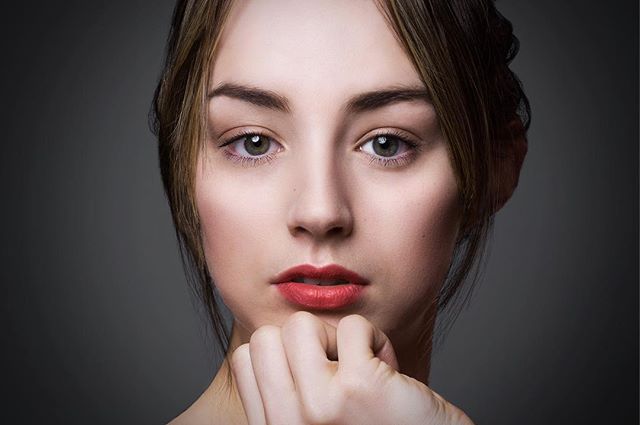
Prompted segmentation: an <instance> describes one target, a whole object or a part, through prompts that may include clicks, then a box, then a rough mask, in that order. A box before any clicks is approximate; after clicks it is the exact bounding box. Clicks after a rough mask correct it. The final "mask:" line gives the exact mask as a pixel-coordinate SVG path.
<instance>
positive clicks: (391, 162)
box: [219, 130, 422, 167]
mask: <svg viewBox="0 0 640 425" xmlns="http://www.w3.org/2000/svg"><path fill="white" fill-rule="evenodd" d="M247 136H261V137H265V138H267V139H269V140H271V141H273V138H271V137H269V136H267V135H266V134H265V133H263V132H262V131H260V130H245V131H242V132H241V133H239V134H237V135H235V136H233V137H232V138H230V139H228V140H227V141H226V142H224V143H223V144H222V145H220V146H219V147H220V148H222V147H224V146H227V145H230V144H232V143H235V142H237V141H239V140H241V139H242V138H244V137H247ZM380 136H391V137H392V138H394V139H398V140H400V141H401V142H402V143H404V144H406V145H407V147H408V152H409V153H406V154H404V155H402V156H400V157H397V158H390V159H384V158H381V157H376V156H373V155H371V154H369V153H367V155H369V156H370V157H371V158H370V159H369V164H373V163H375V164H376V165H381V166H383V167H399V166H403V165H406V164H408V163H409V162H411V160H412V159H413V158H414V156H415V155H416V154H417V153H418V152H419V151H420V150H421V148H422V146H421V145H419V144H417V143H414V142H412V141H410V140H409V139H408V137H407V136H405V135H404V134H403V133H401V132H399V131H397V130H381V131H378V132H376V133H375V134H373V135H372V136H371V137H369V138H367V140H366V141H365V143H363V144H362V145H361V146H360V149H361V148H362V146H364V145H365V144H366V143H369V142H370V141H371V140H374V139H375V138H376V137H380ZM278 152H279V151H278ZM222 153H223V154H224V155H225V157H227V158H228V159H230V160H231V161H233V162H235V163H238V164H240V165H241V166H243V167H255V166H258V165H261V164H263V163H265V162H267V163H271V162H272V161H273V159H274V157H275V155H276V154H277V152H276V153H271V154H269V155H263V156H259V157H247V156H240V155H236V154H233V153H231V152H229V151H228V150H227V149H223V151H222Z"/></svg>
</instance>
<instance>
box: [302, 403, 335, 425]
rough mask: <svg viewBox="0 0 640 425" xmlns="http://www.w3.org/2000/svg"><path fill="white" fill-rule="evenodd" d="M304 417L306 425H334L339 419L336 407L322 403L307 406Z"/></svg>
mask: <svg viewBox="0 0 640 425" xmlns="http://www.w3.org/2000/svg"><path fill="white" fill-rule="evenodd" d="M303 416H304V419H305V424H309V425H330V424H331V425H334V424H336V423H338V419H339V418H338V415H337V410H336V409H335V408H334V407H332V406H328V405H325V404H321V403H308V404H305V406H304V409H303Z"/></svg>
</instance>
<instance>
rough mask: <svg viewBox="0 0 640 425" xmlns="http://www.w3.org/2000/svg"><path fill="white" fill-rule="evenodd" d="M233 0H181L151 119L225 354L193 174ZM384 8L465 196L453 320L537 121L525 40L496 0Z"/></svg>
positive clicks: (185, 247)
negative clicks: (509, 160)
mask: <svg viewBox="0 0 640 425" xmlns="http://www.w3.org/2000/svg"><path fill="white" fill-rule="evenodd" d="M231 3H232V2H231V0H217V1H216V0H178V2H177V5H176V7H175V10H174V13H173V20H172V23H171V30H170V33H169V39H168V44H167V51H166V60H165V64H164V69H163V71H162V74H161V78H160V81H159V83H158V86H157V88H156V92H155V96H154V100H153V108H152V111H151V116H150V119H151V123H152V128H153V131H154V133H155V134H156V136H157V137H158V150H159V156H160V170H161V174H162V182H163V184H164V189H165V192H166V195H167V198H168V201H169V206H170V208H171V214H172V218H173V222H174V225H175V231H176V235H177V238H178V243H179V247H180V252H181V256H182V261H183V265H184V268H185V272H186V274H187V278H188V280H189V281H190V284H191V287H192V289H193V290H194V292H195V295H196V297H197V298H198V299H200V300H201V301H202V303H203V306H204V307H205V311H206V314H207V316H208V318H209V321H210V323H211V325H212V327H213V330H214V333H215V336H216V337H217V340H218V342H219V347H220V348H221V349H222V351H223V352H224V353H225V354H226V352H227V350H228V348H229V347H228V344H229V335H228V333H227V331H226V329H225V327H224V322H223V320H222V315H221V313H220V305H219V304H218V302H219V300H218V297H216V294H215V284H214V282H213V281H212V279H211V276H210V274H209V272H208V269H207V264H206V261H205V257H204V250H203V245H202V240H201V233H200V224H199V218H198V214H197V210H196V208H195V200H194V190H195V184H194V173H195V164H196V159H197V156H198V151H199V149H200V148H201V146H202V141H203V140H204V138H205V137H204V136H205V127H204V125H205V124H204V122H205V120H204V105H205V98H206V92H207V83H208V76H209V74H210V70H211V68H210V67H211V66H212V61H213V56H214V52H215V49H216V45H217V43H218V39H219V37H220V34H221V33H222V29H223V27H224V24H225V20H226V19H225V18H226V16H227V14H228V12H229V9H230V7H231ZM378 6H379V7H380V9H381V11H382V12H383V13H384V15H385V17H386V19H387V21H388V22H389V25H390V26H391V28H392V29H393V31H394V33H395V35H396V37H397V39H398V41H399V42H400V43H401V45H402V46H403V47H404V49H405V51H406V52H407V55H408V56H409V57H410V58H411V60H412V61H413V63H414V65H415V67H416V70H417V71H418V73H419V75H420V77H421V78H422V80H423V82H424V83H425V85H426V87H427V89H428V91H429V92H430V94H431V99H432V102H433V106H434V108H435V110H436V113H437V116H438V120H439V123H440V126H441V129H442V132H443V135H444V136H445V138H446V139H447V141H448V143H449V152H450V157H451V160H452V165H453V168H454V171H455V173H456V177H457V180H458V187H459V190H460V193H461V197H462V201H463V206H464V212H463V224H462V232H461V237H460V239H459V240H458V243H457V244H456V249H455V253H454V260H453V261H452V264H451V267H450V270H449V273H448V275H447V279H446V281H445V283H444V284H443V286H442V290H441V292H440V294H439V296H438V299H437V303H438V310H439V311H440V312H443V311H445V310H447V311H449V312H452V313H453V316H452V318H451V320H450V321H449V322H448V323H449V324H450V323H452V322H453V320H455V316H456V315H457V312H458V311H459V310H460V308H461V307H462V306H463V305H464V304H465V303H466V301H467V300H468V296H469V294H470V293H471V289H472V288H473V286H474V284H475V282H476V281H477V280H478V276H479V271H480V270H481V267H477V266H479V265H480V263H481V261H480V259H481V258H482V255H483V253H484V251H485V244H486V241H487V238H488V236H489V232H490V230H491V227H492V224H493V215H494V213H495V212H496V211H497V209H498V208H499V207H500V206H501V204H502V203H503V202H504V200H503V199H500V194H499V190H498V187H499V181H498V180H499V176H500V175H501V173H502V170H500V167H501V165H502V163H503V161H500V159H501V158H502V156H504V155H505V152H506V151H507V149H505V148H507V147H508V144H509V143H514V140H516V139H517V138H520V137H524V135H525V133H526V130H527V129H528V127H529V122H530V118H529V117H530V108H529V103H528V101H527V98H526V96H525V94H524V92H523V90H522V86H521V84H520V81H519V80H518V78H517V77H516V76H515V74H514V73H513V72H512V71H511V70H510V69H509V63H510V62H511V60H512V59H513V58H514V57H515V55H516V53H517V52H518V48H519V43H518V40H517V38H516V37H515V36H514V35H513V29H512V26H511V23H510V22H509V21H508V20H507V19H505V18H504V17H503V16H502V15H501V14H500V13H499V12H498V11H497V10H496V8H495V5H494V1H493V0H423V1H420V0H405V1H401V0H382V1H380V2H379V3H378ZM514 123H516V124H515V125H514ZM474 266H475V273H472V279H471V283H470V284H469V285H467V289H466V290H465V291H464V293H462V292H461V291H460V288H461V286H462V282H463V281H464V280H465V279H466V278H467V277H468V276H469V275H470V273H471V271H472V270H473V269H474ZM456 294H461V295H458V296H456V297H454V295H456ZM454 301H457V302H454ZM452 306H457V307H456V308H452Z"/></svg>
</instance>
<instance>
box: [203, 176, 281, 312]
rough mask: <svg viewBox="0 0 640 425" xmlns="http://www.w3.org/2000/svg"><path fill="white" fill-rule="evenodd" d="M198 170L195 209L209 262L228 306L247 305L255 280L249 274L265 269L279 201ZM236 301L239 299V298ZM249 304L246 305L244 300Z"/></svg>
mask: <svg viewBox="0 0 640 425" xmlns="http://www.w3.org/2000/svg"><path fill="white" fill-rule="evenodd" d="M213 174H214V173H211V171H210V170H208V171H207V170H206V169H205V170H204V172H203V170H202V169H199V170H198V177H197V178H196V206H197V209H198V214H199V216H200V226H201V233H202V240H203V247H204V253H205V258H206V261H207V264H208V267H209V272H210V273H211V277H212V278H213V281H214V282H215V284H216V287H217V288H218V290H219V292H220V294H221V296H222V298H223V300H224V301H225V303H227V305H229V306H231V305H236V304H242V303H239V302H238V301H242V300H240V299H241V298H242V297H243V295H242V294H243V293H244V290H245V289H249V288H250V286H251V285H252V284H253V285H255V283H256V282H251V281H250V279H249V276H248V274H247V270H255V269H258V270H264V269H265V266H266V265H268V264H269V257H268V255H269V253H268V250H265V249H264V248H265V246H267V245H268V244H267V243H266V242H267V241H268V235H269V232H270V230H272V226H271V225H270V217H272V216H273V210H274V207H275V205H274V201H273V200H272V199H269V198H268V197H267V196H265V194H264V193H260V192H259V191H257V190H256V189H255V188H256V185H251V184H245V182H244V181H243V180H242V179H237V178H236V179H226V178H225V177H226V174H225V173H217V174H216V176H215V177H214V176H213ZM236 298H240V299H239V300H236ZM245 303H246V302H245Z"/></svg>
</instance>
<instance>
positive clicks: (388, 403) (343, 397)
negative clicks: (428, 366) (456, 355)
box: [231, 311, 473, 425]
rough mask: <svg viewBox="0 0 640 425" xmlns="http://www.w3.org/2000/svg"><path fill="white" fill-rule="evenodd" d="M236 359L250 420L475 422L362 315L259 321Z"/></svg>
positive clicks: (277, 424) (287, 423) (291, 424)
mask: <svg viewBox="0 0 640 425" xmlns="http://www.w3.org/2000/svg"><path fill="white" fill-rule="evenodd" d="M231 367H232V372H233V375H234V378H235V381H236V384H237V387H238V392H239V394H240V398H241V400H242V404H243V407H244V410H245V413H246V415H247V419H248V421H249V424H250V425H266V424H269V425H315V424H336V425H356V424H363V425H364V424H366V425H390V424H393V425H395V424H398V425H400V424H406V425H413V424H415V425H429V424H432V425H473V423H472V422H471V420H470V419H469V418H468V417H467V416H466V415H465V414H464V413H463V412H462V411H461V410H460V409H458V408H456V407H455V406H453V405H452V404H450V403H448V402H447V401H446V400H444V399H443V398H442V397H440V396H439V395H438V394H436V393H435V392H434V391H432V390H431V389H429V388H428V387H427V386H426V385H424V384H423V383H422V382H420V381H417V380H415V379H413V378H411V377H409V376H406V375H403V374H402V373H400V372H399V371H398V370H399V367H398V362H397V360H396V356H395V353H394V350H393V346H392V345H391V342H390V341H389V338H387V336H386V335H385V334H384V333H383V332H382V331H380V330H379V329H377V328H376V327H375V326H373V325H372V324H371V323H370V322H369V321H368V320H367V319H365V318H364V317H362V316H359V315H350V316H346V317H344V318H342V319H341V320H340V322H339V323H338V327H337V328H336V327H334V326H332V325H330V324H328V323H326V322H324V321H322V320H320V319H319V318H318V317H316V316H314V315H313V314H311V313H308V312H304V311H300V312H296V313H294V314H292V315H291V316H290V317H289V318H288V319H287V320H286V322H285V323H284V324H283V326H282V327H278V326H271V325H266V326H262V327H260V328H258V329H257V330H256V331H255V332H254V333H253V334H252V335H251V339H250V341H249V343H248V344H243V345H241V346H240V347H238V348H237V349H236V350H235V351H234V353H233V355H232V359H231Z"/></svg>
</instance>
